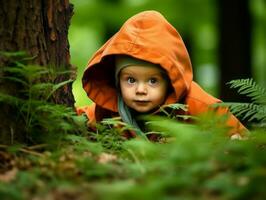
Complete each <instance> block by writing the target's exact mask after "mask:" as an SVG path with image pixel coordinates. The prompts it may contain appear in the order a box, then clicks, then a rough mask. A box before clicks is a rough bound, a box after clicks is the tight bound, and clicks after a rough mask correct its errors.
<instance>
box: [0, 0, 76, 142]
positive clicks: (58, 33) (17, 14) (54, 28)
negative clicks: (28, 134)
mask: <svg viewBox="0 0 266 200" xmlns="http://www.w3.org/2000/svg"><path fill="white" fill-rule="evenodd" d="M0 5H1V6H0V40H1V42H0V52H18V51H25V52H26V53H27V54H28V55H30V56H32V57H33V59H32V60H30V62H31V63H32V64H37V65H41V66H50V67H53V68H54V69H60V70H71V69H72V66H71V64H70V54H69V43H68V38H67V35H68V28H69V24H70V19H71V16H72V12H73V7H72V5H71V4H69V1H68V0H37V1H36V0H8V1H7V0H0ZM10 62H11V61H10V59H9V58H7V57H5V56H3V54H0V67H3V66H8V65H9V63H10ZM2 75H3V74H0V77H1V76H2ZM71 76H73V74H68V75H64V76H60V77H59V78H58V80H56V81H57V82H61V81H64V80H68V79H69V78H71ZM0 85H1V86H0V92H1V91H7V90H8V91H9V92H10V93H16V91H17V90H18V88H19V86H18V85H10V84H8V83H6V82H5V83H4V82H1V83H0ZM54 101H55V102H56V103H60V104H66V105H68V106H73V105H74V97H73V94H72V84H68V85H65V86H64V87H63V88H61V89H59V90H58V92H57V93H56V94H55V95H54ZM0 109H1V112H0V120H1V123H0V131H1V133H0V143H10V141H11V143H12V141H13V139H14V138H13V136H14V135H13V133H14V132H17V131H18V130H19V125H18V124H17V122H16V120H17V119H16V113H14V111H12V110H11V109H10V108H9V107H7V106H6V105H5V106H4V105H3V104H2V103H0ZM16 137H17V136H16ZM18 137H20V136H18Z"/></svg>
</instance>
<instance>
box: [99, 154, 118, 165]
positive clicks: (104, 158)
mask: <svg viewBox="0 0 266 200" xmlns="http://www.w3.org/2000/svg"><path fill="white" fill-rule="evenodd" d="M116 160H117V156H116V155H113V154H108V153H101V154H100V156H99V157H98V160H97V161H98V162H99V163H102V164H104V163H108V162H113V161H116Z"/></svg>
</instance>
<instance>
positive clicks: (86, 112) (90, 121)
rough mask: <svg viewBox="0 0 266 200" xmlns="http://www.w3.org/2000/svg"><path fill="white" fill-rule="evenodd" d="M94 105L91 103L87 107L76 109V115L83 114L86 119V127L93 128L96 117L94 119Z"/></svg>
mask: <svg viewBox="0 0 266 200" xmlns="http://www.w3.org/2000/svg"><path fill="white" fill-rule="evenodd" d="M95 108H96V104H95V103H92V104H91V105H89V106H83V107H77V108H76V112H77V114H78V115H82V114H84V115H85V116H86V117H87V118H88V126H89V127H95V124H96V117H95Z"/></svg>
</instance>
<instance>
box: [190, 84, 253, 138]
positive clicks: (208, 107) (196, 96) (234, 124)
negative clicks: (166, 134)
mask: <svg viewBox="0 0 266 200" xmlns="http://www.w3.org/2000/svg"><path fill="white" fill-rule="evenodd" d="M221 102H222V101H221V100H219V99H217V98H215V97H213V96H211V95H209V94H208V93H207V92H205V91H204V90H203V89H202V88H201V87H200V86H199V85H198V84H196V83H195V82H193V83H192V85H191V89H190V91H189V94H188V96H187V98H186V104H187V105H188V107H189V111H188V112H189V113H188V114H190V115H201V114H203V113H206V112H208V111H214V112H215V113H216V114H217V115H227V116H228V118H227V121H226V125H227V126H228V127H229V128H230V130H229V132H228V135H229V136H233V135H239V136H241V137H245V136H246V133H247V132H248V130H247V129H246V128H245V126H244V125H243V124H242V123H241V122H240V121H239V120H238V119H237V118H236V117H235V116H234V115H233V114H232V113H231V112H230V111H229V109H228V108H226V107H213V104H217V103H221Z"/></svg>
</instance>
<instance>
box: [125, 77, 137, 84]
mask: <svg viewBox="0 0 266 200" xmlns="http://www.w3.org/2000/svg"><path fill="white" fill-rule="evenodd" d="M127 82H128V83H129V84H133V83H135V82H136V80H135V79H134V78H132V77H128V78H127Z"/></svg>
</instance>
